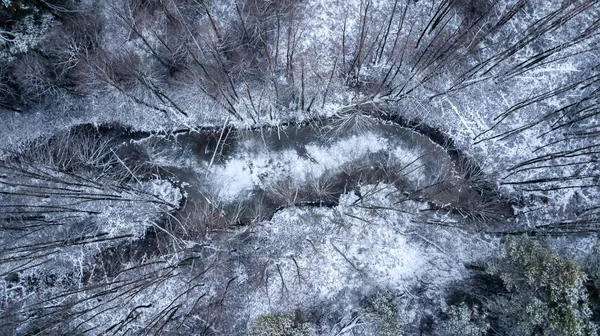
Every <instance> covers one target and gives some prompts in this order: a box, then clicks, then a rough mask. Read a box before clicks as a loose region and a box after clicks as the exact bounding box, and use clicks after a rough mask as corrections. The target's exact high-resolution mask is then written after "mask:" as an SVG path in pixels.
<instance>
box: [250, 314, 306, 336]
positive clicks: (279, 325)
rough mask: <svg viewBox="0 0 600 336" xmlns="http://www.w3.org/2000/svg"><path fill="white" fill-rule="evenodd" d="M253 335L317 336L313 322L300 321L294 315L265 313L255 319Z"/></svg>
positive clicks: (251, 333)
mask: <svg viewBox="0 0 600 336" xmlns="http://www.w3.org/2000/svg"><path fill="white" fill-rule="evenodd" d="M250 335H251V336H315V335H316V329H315V326H314V325H313V324H312V323H309V322H301V321H298V319H297V318H296V317H294V316H293V315H278V314H276V315H265V316H260V317H258V318H257V319H256V321H254V326H253V327H252V331H251V332H250Z"/></svg>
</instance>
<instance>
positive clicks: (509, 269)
mask: <svg viewBox="0 0 600 336" xmlns="http://www.w3.org/2000/svg"><path fill="white" fill-rule="evenodd" d="M487 271H488V272H489V273H490V274H492V275H495V276H498V277H500V278H501V279H502V281H503V282H504V285H505V287H506V289H507V291H508V292H507V293H505V294H502V295H497V296H495V297H493V298H491V299H490V301H489V302H488V303H487V307H488V309H489V310H490V311H491V314H492V315H495V316H496V317H497V318H498V320H499V325H500V327H501V329H502V330H503V333H505V334H507V335H531V334H538V333H542V334H544V335H565V336H566V335H594V334H595V333H596V331H595V328H596V327H595V326H594V325H593V324H592V323H591V322H590V316H591V311H590V308H589V307H588V293H587V291H586V288H585V287H584V283H585V281H586V279H587V276H586V274H585V273H584V272H583V271H582V270H581V268H580V266H579V265H578V264H577V263H575V262H574V261H572V260H569V259H567V258H566V257H564V256H561V255H560V254H558V253H557V252H554V251H552V250H551V249H550V248H548V247H545V246H543V245H542V244H541V243H539V242H537V241H531V240H527V239H524V238H523V239H514V240H509V241H507V242H506V243H505V244H504V246H503V247H502V249H501V253H500V256H499V257H498V258H496V259H494V260H492V261H490V262H489V263H488V269H487Z"/></svg>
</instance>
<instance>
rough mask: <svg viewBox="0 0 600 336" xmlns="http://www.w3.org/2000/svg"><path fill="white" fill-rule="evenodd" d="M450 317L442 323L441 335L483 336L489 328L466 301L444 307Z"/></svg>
mask: <svg viewBox="0 0 600 336" xmlns="http://www.w3.org/2000/svg"><path fill="white" fill-rule="evenodd" d="M443 311H444V313H445V314H446V315H448V318H447V319H446V320H444V321H442V323H441V324H440V326H439V328H438V333H439V335H442V336H482V335H485V333H486V331H487V330H488V329H489V326H487V325H486V324H485V323H484V322H483V321H482V320H481V319H479V318H477V316H474V315H475V314H474V313H473V311H472V310H471V308H469V307H468V306H467V305H466V304H465V303H464V302H462V303H460V304H459V305H455V306H449V307H444V309H443Z"/></svg>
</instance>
